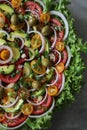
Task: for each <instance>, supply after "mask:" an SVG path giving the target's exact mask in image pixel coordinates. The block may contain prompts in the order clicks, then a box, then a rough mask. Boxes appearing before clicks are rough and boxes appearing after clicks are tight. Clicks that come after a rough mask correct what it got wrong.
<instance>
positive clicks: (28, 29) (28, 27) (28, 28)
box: [25, 19, 30, 33]
mask: <svg viewBox="0 0 87 130" xmlns="http://www.w3.org/2000/svg"><path fill="white" fill-rule="evenodd" d="M25 23H26V25H27V33H29V31H30V26H29V24H28V21H27V20H26V19H25Z"/></svg>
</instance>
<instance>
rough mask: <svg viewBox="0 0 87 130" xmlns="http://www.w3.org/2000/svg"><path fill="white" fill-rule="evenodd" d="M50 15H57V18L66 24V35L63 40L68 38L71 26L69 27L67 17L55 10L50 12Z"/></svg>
mask: <svg viewBox="0 0 87 130" xmlns="http://www.w3.org/2000/svg"><path fill="white" fill-rule="evenodd" d="M49 13H50V14H51V15H56V16H58V17H60V18H61V19H62V20H63V22H64V24H65V35H64V37H63V40H65V39H66V38H67V36H68V33H69V26H68V22H67V19H66V17H65V16H64V15H63V14H62V13H61V12H59V11H54V10H53V11H50V12H49Z"/></svg>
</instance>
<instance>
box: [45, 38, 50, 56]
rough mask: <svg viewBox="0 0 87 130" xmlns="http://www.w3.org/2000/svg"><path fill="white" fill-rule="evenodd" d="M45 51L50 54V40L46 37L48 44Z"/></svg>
mask: <svg viewBox="0 0 87 130" xmlns="http://www.w3.org/2000/svg"><path fill="white" fill-rule="evenodd" d="M45 51H46V52H47V53H48V54H49V52H50V44H49V41H48V40H47V39H46V44H45Z"/></svg>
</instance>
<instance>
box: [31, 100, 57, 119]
mask: <svg viewBox="0 0 87 130" xmlns="http://www.w3.org/2000/svg"><path fill="white" fill-rule="evenodd" d="M54 106H55V100H54V99H53V103H52V105H51V107H50V109H49V110H48V111H46V112H45V113H43V114H41V115H30V116H29V117H30V118H40V117H43V116H46V115H47V114H48V113H50V112H51V111H52V110H53V108H54Z"/></svg>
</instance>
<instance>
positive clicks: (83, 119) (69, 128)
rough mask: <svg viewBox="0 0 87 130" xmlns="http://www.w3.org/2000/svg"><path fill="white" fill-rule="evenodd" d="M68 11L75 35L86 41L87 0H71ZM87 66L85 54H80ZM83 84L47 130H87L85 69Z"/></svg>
mask: <svg viewBox="0 0 87 130" xmlns="http://www.w3.org/2000/svg"><path fill="white" fill-rule="evenodd" d="M69 9H70V10H71V12H72V16H73V17H74V18H75V27H76V30H77V34H78V35H79V36H80V37H82V38H83V41H86V40H87V0H71V5H69ZM82 58H83V60H84V62H85V64H86V66H87V54H82ZM83 76H84V81H85V83H83V84H82V89H81V91H80V94H79V95H78V96H76V101H75V102H74V103H73V104H71V105H70V107H68V108H65V109H64V110H63V111H61V112H57V113H55V114H54V116H53V119H52V126H51V128H49V129H48V130H87V69H86V70H85V72H84V73H83Z"/></svg>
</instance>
